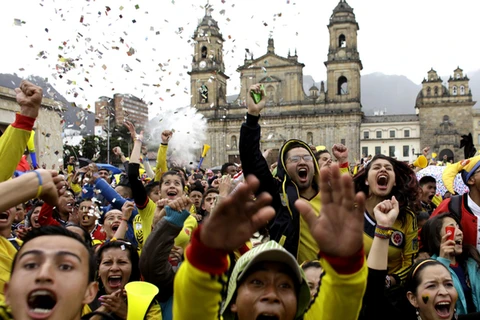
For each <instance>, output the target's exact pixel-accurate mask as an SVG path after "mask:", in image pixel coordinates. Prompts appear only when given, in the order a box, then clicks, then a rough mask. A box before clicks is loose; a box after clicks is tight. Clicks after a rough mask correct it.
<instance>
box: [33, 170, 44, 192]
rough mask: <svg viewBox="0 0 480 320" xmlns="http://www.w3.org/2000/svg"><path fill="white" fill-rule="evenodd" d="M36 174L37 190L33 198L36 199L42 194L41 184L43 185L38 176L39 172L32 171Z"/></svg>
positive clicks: (40, 177)
mask: <svg viewBox="0 0 480 320" xmlns="http://www.w3.org/2000/svg"><path fill="white" fill-rule="evenodd" d="M33 172H35V173H36V174H37V178H38V190H37V195H36V196H35V198H38V197H40V195H41V194H42V191H43V189H42V184H43V181H42V176H41V175H40V172H38V171H33Z"/></svg>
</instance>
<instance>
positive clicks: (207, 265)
mask: <svg viewBox="0 0 480 320" xmlns="http://www.w3.org/2000/svg"><path fill="white" fill-rule="evenodd" d="M201 228H202V225H200V226H199V227H198V228H197V229H196V230H195V231H193V235H192V239H191V242H190V245H189V246H188V247H187V250H186V255H187V258H188V261H189V262H190V263H191V264H192V265H193V266H194V267H195V268H197V269H199V270H201V271H203V272H208V273H210V274H217V275H218V274H223V273H225V272H226V271H227V270H228V254H227V252H226V251H224V250H219V249H212V248H209V247H207V246H206V245H204V244H203V243H202V241H200V230H201Z"/></svg>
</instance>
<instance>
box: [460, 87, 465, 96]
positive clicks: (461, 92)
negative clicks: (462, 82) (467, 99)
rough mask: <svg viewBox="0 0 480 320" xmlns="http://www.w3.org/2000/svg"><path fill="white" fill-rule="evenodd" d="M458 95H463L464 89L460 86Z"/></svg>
mask: <svg viewBox="0 0 480 320" xmlns="http://www.w3.org/2000/svg"><path fill="white" fill-rule="evenodd" d="M460 94H461V95H464V94H465V87H464V86H460Z"/></svg>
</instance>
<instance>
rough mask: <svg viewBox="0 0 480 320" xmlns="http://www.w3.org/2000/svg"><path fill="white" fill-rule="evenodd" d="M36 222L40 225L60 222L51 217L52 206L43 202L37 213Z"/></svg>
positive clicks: (52, 224) (57, 224)
mask: <svg viewBox="0 0 480 320" xmlns="http://www.w3.org/2000/svg"><path fill="white" fill-rule="evenodd" d="M38 223H40V225H41V226H60V222H58V221H57V220H55V219H54V218H53V206H51V205H49V204H48V203H44V204H43V206H42V209H41V210H40V214H39V215H38Z"/></svg>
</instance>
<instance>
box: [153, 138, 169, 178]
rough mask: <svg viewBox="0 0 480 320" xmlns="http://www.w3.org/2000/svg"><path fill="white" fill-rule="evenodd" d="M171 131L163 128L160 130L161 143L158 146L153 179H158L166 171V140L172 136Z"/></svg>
mask: <svg viewBox="0 0 480 320" xmlns="http://www.w3.org/2000/svg"><path fill="white" fill-rule="evenodd" d="M172 135H173V132H172V131H171V130H164V131H163V132H162V143H161V144H160V146H159V147H158V153H157V165H156V167H155V170H156V171H155V181H160V179H161V178H162V175H163V174H164V173H165V172H167V171H168V167H167V150H168V142H169V141H170V139H171V138H172Z"/></svg>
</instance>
